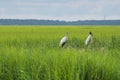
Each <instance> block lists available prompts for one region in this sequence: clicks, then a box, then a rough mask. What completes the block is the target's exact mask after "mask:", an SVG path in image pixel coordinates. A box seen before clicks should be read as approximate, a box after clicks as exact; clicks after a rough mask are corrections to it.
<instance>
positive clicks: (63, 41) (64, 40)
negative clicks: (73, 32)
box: [60, 36, 67, 44]
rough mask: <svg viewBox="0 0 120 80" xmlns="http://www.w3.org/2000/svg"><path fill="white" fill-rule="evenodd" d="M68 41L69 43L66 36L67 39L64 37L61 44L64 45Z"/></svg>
mask: <svg viewBox="0 0 120 80" xmlns="http://www.w3.org/2000/svg"><path fill="white" fill-rule="evenodd" d="M66 41H67V37H66V36H65V37H63V38H62V39H61V41H60V44H63V43H65V42H66Z"/></svg>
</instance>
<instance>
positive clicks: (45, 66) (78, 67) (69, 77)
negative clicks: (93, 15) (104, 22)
mask: <svg viewBox="0 0 120 80" xmlns="http://www.w3.org/2000/svg"><path fill="white" fill-rule="evenodd" d="M89 31H91V32H92V33H93V40H92V42H91V43H90V45H89V46H88V49H87V50H86V49H85V48H84V42H85V39H86V38H87V36H88V33H89ZM66 32H68V42H67V44H66V45H65V46H64V48H59V46H58V45H59V42H60V40H61V38H62V37H63V36H64V35H65V33H66ZM0 80H120V26H106V27H104V26H59V27H57V26H0Z"/></svg>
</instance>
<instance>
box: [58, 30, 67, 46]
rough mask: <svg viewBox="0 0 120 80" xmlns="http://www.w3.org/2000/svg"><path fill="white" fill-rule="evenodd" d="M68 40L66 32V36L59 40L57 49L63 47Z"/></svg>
mask: <svg viewBox="0 0 120 80" xmlns="http://www.w3.org/2000/svg"><path fill="white" fill-rule="evenodd" d="M67 40H68V32H66V35H65V36H64V37H63V38H62V39H61V41H60V43H59V47H63V46H64V45H65V43H66V42H67Z"/></svg>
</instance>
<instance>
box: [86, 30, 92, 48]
mask: <svg viewBox="0 0 120 80" xmlns="http://www.w3.org/2000/svg"><path fill="white" fill-rule="evenodd" d="M92 36H93V35H92V32H89V36H88V37H87V39H86V41H85V46H86V47H87V46H88V45H89V43H90V42H91V40H92Z"/></svg>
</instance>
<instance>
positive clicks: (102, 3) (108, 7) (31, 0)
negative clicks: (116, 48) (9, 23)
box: [0, 0, 120, 21]
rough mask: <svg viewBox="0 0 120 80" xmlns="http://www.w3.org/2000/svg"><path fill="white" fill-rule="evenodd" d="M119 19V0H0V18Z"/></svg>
mask: <svg viewBox="0 0 120 80" xmlns="http://www.w3.org/2000/svg"><path fill="white" fill-rule="evenodd" d="M104 16H105V19H120V0H0V19H49V20H66V21H75V20H102V19H104Z"/></svg>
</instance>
